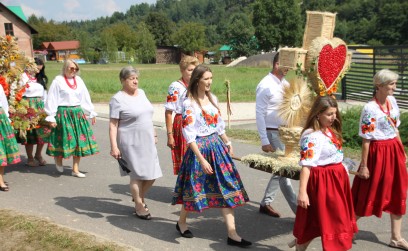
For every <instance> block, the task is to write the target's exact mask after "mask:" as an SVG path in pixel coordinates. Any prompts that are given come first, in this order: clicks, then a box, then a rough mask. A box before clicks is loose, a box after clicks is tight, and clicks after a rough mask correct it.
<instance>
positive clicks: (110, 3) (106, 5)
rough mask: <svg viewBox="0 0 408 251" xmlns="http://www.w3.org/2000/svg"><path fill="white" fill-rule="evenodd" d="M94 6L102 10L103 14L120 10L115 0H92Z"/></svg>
mask: <svg viewBox="0 0 408 251" xmlns="http://www.w3.org/2000/svg"><path fill="white" fill-rule="evenodd" d="M93 2H94V4H93V6H95V8H96V9H97V10H100V11H102V12H103V13H104V14H107V15H111V14H112V13H113V12H115V11H121V9H120V7H119V5H118V4H117V3H116V1H115V0H106V1H103V2H102V1H99V0H96V1H93Z"/></svg>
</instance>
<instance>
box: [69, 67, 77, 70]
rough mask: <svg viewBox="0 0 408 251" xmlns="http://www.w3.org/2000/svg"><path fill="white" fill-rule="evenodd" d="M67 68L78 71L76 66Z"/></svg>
mask: <svg viewBox="0 0 408 251" xmlns="http://www.w3.org/2000/svg"><path fill="white" fill-rule="evenodd" d="M68 69H69V70H70V71H79V69H78V68H76V67H69V68H68Z"/></svg>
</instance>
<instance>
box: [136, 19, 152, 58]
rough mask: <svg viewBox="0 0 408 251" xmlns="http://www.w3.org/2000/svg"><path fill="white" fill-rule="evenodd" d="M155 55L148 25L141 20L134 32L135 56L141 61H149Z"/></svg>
mask: <svg viewBox="0 0 408 251" xmlns="http://www.w3.org/2000/svg"><path fill="white" fill-rule="evenodd" d="M155 56H156V45H155V40H154V36H153V34H152V33H150V31H149V28H148V26H147V25H146V24H145V23H143V22H141V23H140V24H139V25H138V26H137V33H136V57H137V59H138V60H139V61H140V62H141V63H150V62H152V61H153V60H154V58H155Z"/></svg>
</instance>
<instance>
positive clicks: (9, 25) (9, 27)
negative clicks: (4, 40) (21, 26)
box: [4, 23, 14, 36]
mask: <svg viewBox="0 0 408 251" xmlns="http://www.w3.org/2000/svg"><path fill="white" fill-rule="evenodd" d="M4 30H5V31H6V35H10V36H14V30H13V24H12V23H4Z"/></svg>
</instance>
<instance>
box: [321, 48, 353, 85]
mask: <svg viewBox="0 0 408 251" xmlns="http://www.w3.org/2000/svg"><path fill="white" fill-rule="evenodd" d="M346 57H347V48H346V46H345V45H339V46H337V47H336V48H334V49H333V47H332V46H331V45H330V44H326V45H325V46H323V48H322V50H321V51H320V54H319V62H318V72H319V76H320V78H321V79H322V81H323V83H324V85H325V87H326V90H329V89H330V88H331V87H332V85H333V84H334V83H335V81H336V79H337V78H338V77H339V75H340V74H341V72H342V71H343V68H344V64H345V63H346Z"/></svg>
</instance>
